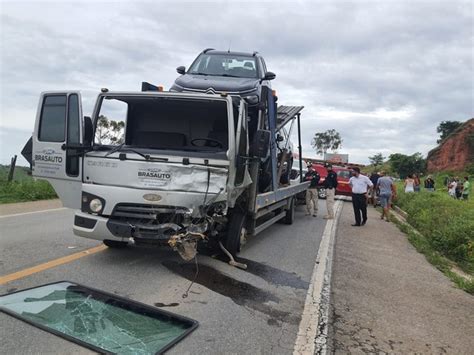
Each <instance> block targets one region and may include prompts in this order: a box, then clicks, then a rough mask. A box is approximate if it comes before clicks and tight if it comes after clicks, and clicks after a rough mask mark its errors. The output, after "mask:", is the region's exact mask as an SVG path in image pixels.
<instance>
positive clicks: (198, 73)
mask: <svg viewBox="0 0 474 355" xmlns="http://www.w3.org/2000/svg"><path fill="white" fill-rule="evenodd" d="M189 74H192V75H205V76H207V75H209V74H206V73H200V72H196V73H189Z"/></svg>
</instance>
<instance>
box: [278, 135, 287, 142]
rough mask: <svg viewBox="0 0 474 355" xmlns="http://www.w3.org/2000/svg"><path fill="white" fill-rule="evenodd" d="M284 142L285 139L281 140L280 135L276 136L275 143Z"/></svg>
mask: <svg viewBox="0 0 474 355" xmlns="http://www.w3.org/2000/svg"><path fill="white" fill-rule="evenodd" d="M284 140H285V138H283V136H281V135H279V134H278V135H277V142H283V141H284Z"/></svg>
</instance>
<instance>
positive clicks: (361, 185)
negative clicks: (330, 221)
mask: <svg viewBox="0 0 474 355" xmlns="http://www.w3.org/2000/svg"><path fill="white" fill-rule="evenodd" d="M349 185H350V186H351V188H352V207H353V208H354V216H355V223H354V224H352V226H353V227H360V226H363V225H365V224H366V223H367V198H368V197H367V196H368V195H367V193H368V192H370V191H371V190H372V188H373V187H374V184H373V183H372V181H370V179H369V178H368V177H367V176H365V175H361V174H360V169H359V167H357V166H356V167H355V168H353V169H352V177H351V178H350V179H349ZM361 214H362V218H361Z"/></svg>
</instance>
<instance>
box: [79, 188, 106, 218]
mask: <svg viewBox="0 0 474 355" xmlns="http://www.w3.org/2000/svg"><path fill="white" fill-rule="evenodd" d="M81 202H82V206H81V211H82V212H85V213H97V214H100V213H102V212H103V211H104V208H105V200H104V199H103V198H102V197H99V196H96V195H93V194H90V193H88V192H84V191H83V192H82V201H81Z"/></svg>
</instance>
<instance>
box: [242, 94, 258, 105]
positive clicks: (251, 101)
mask: <svg viewBox="0 0 474 355" xmlns="http://www.w3.org/2000/svg"><path fill="white" fill-rule="evenodd" d="M244 99H245V100H246V101H247V102H248V103H249V104H250V105H255V104H258V95H250V96H245V97H244Z"/></svg>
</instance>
